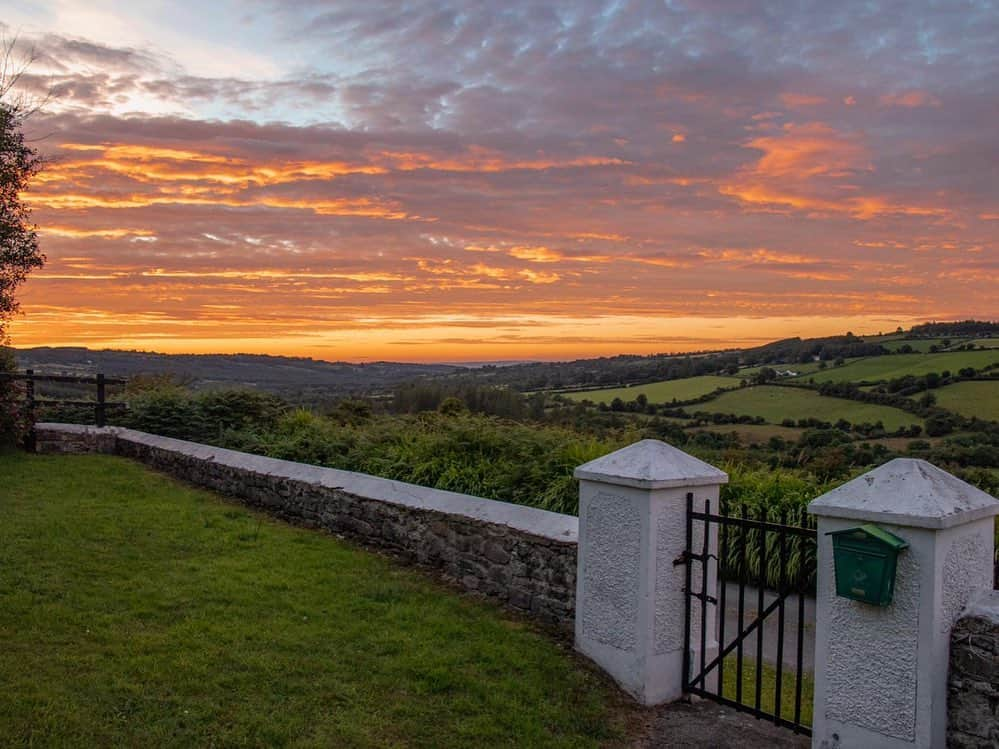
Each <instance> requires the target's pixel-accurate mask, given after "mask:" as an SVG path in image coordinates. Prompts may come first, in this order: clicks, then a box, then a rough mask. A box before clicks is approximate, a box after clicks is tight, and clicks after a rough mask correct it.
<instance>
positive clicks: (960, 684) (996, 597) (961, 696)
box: [947, 591, 999, 749]
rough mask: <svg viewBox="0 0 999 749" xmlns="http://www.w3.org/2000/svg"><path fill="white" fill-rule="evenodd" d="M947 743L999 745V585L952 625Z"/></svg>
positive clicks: (956, 746) (979, 747) (972, 747)
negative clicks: (998, 588) (998, 589)
mask: <svg viewBox="0 0 999 749" xmlns="http://www.w3.org/2000/svg"><path fill="white" fill-rule="evenodd" d="M948 687H949V689H948V699H947V746H949V747H953V749H986V748H987V747H996V746H999V591H989V592H987V593H984V594H982V595H981V596H980V597H978V598H977V599H975V600H974V601H972V602H971V604H969V606H968V607H967V609H965V611H964V614H963V616H962V617H961V618H960V619H959V620H958V622H957V624H955V625H954V629H953V630H951V640H950V675H949V682H948Z"/></svg>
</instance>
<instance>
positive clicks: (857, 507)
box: [808, 458, 999, 749]
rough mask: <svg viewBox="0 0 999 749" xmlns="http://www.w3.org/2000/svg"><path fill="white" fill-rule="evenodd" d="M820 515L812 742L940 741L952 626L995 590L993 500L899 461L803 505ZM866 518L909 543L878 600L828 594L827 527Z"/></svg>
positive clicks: (889, 744)
mask: <svg viewBox="0 0 999 749" xmlns="http://www.w3.org/2000/svg"><path fill="white" fill-rule="evenodd" d="M808 511H809V512H810V513H812V514H813V515H815V516H817V518H818V542H819V547H818V549H819V550H818V572H817V574H818V591H817V606H816V633H815V711H814V713H815V714H814V718H813V723H812V732H813V733H812V746H813V747H821V748H822V749H854V748H855V749H900V748H901V747H906V748H907V749H915V748H917V747H926V748H927V749H929V748H930V747H944V746H946V729H947V660H948V654H949V646H950V630H951V626H952V625H953V624H954V621H955V620H956V619H957V617H958V616H959V614H960V612H961V609H962V608H963V607H964V606H965V604H967V603H968V601H969V599H970V598H971V597H972V595H973V594H974V593H975V592H977V591H978V590H981V589H990V588H991V587H992V566H993V561H992V560H993V557H992V554H993V544H994V535H993V534H994V516H995V515H996V514H999V500H996V499H995V498H994V497H992V496H990V495H988V494H986V493H985V492H983V491H980V490H978V489H976V488H975V487H973V486H971V485H969V484H966V483H965V482H963V481H961V480H960V479H958V478H956V477H954V476H952V475H951V474H949V473H947V472H946V471H942V470H940V469H939V468H937V467H936V466H933V465H931V464H929V463H927V462H925V461H922V460H912V459H907V458H900V459H897V460H893V461H891V462H889V463H886V464H885V465H883V466H881V467H880V468H877V469H875V470H873V471H871V472H870V473H867V474H864V475H863V476H860V477H858V478H856V479H854V480H853V481H850V482H848V483H846V484H844V485H843V486H840V487H838V488H837V489H834V490H833V491H831V492H829V493H828V494H825V495H823V496H821V497H819V498H818V499H815V500H813V501H812V502H811V504H809V506H808ZM865 523H873V524H875V525H877V526H879V527H881V528H883V529H885V530H887V531H890V532H891V533H894V534H895V535H897V536H900V537H902V538H903V539H905V540H906V541H908V542H909V548H908V549H905V550H903V551H902V552H901V553H900V555H899V557H898V570H897V575H896V579H895V592H894V597H893V599H892V602H891V604H889V605H888V606H885V607H881V606H874V605H871V604H866V603H859V602H857V601H853V600H850V599H847V598H841V597H838V596H837V595H836V583H835V577H834V567H833V548H832V540H831V538H830V537H829V536H828V535H827V534H828V533H830V532H832V531H838V530H843V529H845V528H852V527H856V526H859V525H863V524H865Z"/></svg>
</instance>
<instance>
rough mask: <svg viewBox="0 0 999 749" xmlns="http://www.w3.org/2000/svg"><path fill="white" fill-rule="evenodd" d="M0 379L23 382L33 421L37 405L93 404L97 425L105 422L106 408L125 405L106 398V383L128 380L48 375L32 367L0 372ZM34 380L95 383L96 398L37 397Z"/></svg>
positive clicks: (25, 397) (27, 405) (95, 376)
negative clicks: (38, 372)
mask: <svg viewBox="0 0 999 749" xmlns="http://www.w3.org/2000/svg"><path fill="white" fill-rule="evenodd" d="M0 380H8V381H23V382H24V407H25V410H26V411H27V412H28V416H29V418H30V419H31V421H34V414H35V409H36V408H37V407H38V406H48V405H61V406H93V407H94V422H95V423H96V424H97V426H99V427H102V426H105V425H106V424H107V410H108V408H120V407H124V406H125V405H126V404H125V402H124V401H109V400H108V399H107V386H108V385H124V384H125V383H126V382H128V380H125V379H122V378H120V377H106V376H105V375H103V374H97V375H92V376H87V375H48V374H37V373H36V372H35V371H34V370H32V369H26V370H25V371H24V372H0ZM36 382H63V383H73V384H77V385H95V386H96V387H97V398H96V400H92V401H81V400H70V399H66V398H38V397H36V396H35V383H36Z"/></svg>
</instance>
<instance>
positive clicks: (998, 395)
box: [933, 380, 999, 421]
mask: <svg viewBox="0 0 999 749" xmlns="http://www.w3.org/2000/svg"><path fill="white" fill-rule="evenodd" d="M933 394H934V395H935V396H936V398H937V405H940V406H943V407H944V408H946V409H947V410H948V411H954V412H955V413H959V414H961V415H962V416H977V417H978V418H980V419H991V420H993V421H999V380H993V381H991V382H986V381H983V380H972V381H969V382H957V383H954V384H953V385H948V386H947V387H942V388H937V389H936V390H934V391H933Z"/></svg>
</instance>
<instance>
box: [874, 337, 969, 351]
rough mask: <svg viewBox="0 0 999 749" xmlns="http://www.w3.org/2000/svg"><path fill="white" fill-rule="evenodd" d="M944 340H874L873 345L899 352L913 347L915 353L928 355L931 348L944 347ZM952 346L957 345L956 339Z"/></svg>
mask: <svg viewBox="0 0 999 749" xmlns="http://www.w3.org/2000/svg"><path fill="white" fill-rule="evenodd" d="M943 342H944V339H943V338H915V339H912V340H905V339H904V338H901V339H896V340H891V341H878V340H877V339H873V340H872V343H880V344H881V345H882V346H884V347H885V348H886V349H888V350H889V351H898V350H899V349H900V348H902V346H906V345H908V346H911V347H912V350H913V351H918V352H920V353H923V354H925V353H928V352H929V350H930V347H931V346H937V347H940V346H942V345H943ZM950 342H951V344H953V343H955V342H956V341H955V340H954V339H950Z"/></svg>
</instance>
